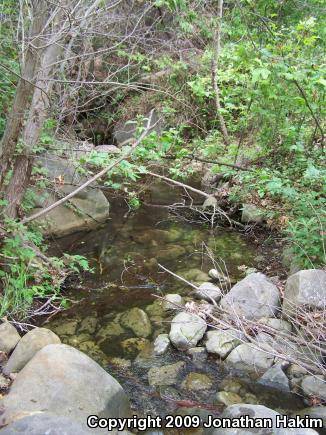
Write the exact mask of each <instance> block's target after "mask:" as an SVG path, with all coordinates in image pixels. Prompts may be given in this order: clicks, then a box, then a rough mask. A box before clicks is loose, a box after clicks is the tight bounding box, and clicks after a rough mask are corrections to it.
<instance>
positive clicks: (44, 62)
mask: <svg viewBox="0 0 326 435" xmlns="http://www.w3.org/2000/svg"><path fill="white" fill-rule="evenodd" d="M52 39H55V37H53V38H52ZM61 50H62V48H61V43H60V42H59V41H55V40H54V42H52V43H51V42H49V43H48V46H47V48H46V49H45V50H44V51H43V54H42V58H41V64H40V70H39V73H38V77H37V81H36V86H35V88H34V95H33V99H32V103H31V107H30V111H29V115H28V119H27V122H26V125H25V128H24V132H23V145H24V148H23V150H22V152H21V154H20V155H19V156H18V157H17V158H16V161H15V165H14V170H13V174H12V176H11V178H10V181H9V185H8V187H7V189H6V195H5V197H6V200H7V206H6V209H5V214H6V215H7V216H9V217H12V218H16V217H17V216H18V215H19V214H20V213H19V210H20V204H21V202H22V199H23V197H24V195H25V192H26V189H27V187H28V185H29V181H30V177H31V173H32V166H33V160H34V153H33V148H34V146H35V145H37V143H38V141H39V138H40V134H41V131H42V128H43V125H44V122H45V120H46V118H47V115H48V107H49V103H50V101H49V98H50V95H51V91H52V87H53V81H51V80H49V79H50V78H51V76H52V73H53V66H52V65H53V64H54V63H55V62H56V61H57V59H58V56H59V55H60V53H61Z"/></svg>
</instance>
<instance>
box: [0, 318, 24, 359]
mask: <svg viewBox="0 0 326 435" xmlns="http://www.w3.org/2000/svg"><path fill="white" fill-rule="evenodd" d="M19 340H20V335H19V334H18V332H17V330H16V328H15V327H14V326H12V324H11V323H9V322H3V323H1V325H0V352H5V353H10V352H11V351H12V350H13V349H14V347H15V346H16V344H17V343H18V342H19Z"/></svg>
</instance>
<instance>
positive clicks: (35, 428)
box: [0, 412, 91, 435]
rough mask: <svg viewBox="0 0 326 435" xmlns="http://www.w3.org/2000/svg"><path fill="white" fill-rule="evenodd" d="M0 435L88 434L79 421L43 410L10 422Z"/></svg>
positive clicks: (0, 431) (88, 431)
mask: <svg viewBox="0 0 326 435" xmlns="http://www.w3.org/2000/svg"><path fill="white" fill-rule="evenodd" d="M0 434H1V435H16V434H17V435H21V434H24V435H43V434H46V435H76V434H78V435H90V434H91V432H90V430H87V427H86V424H85V427H83V426H82V424H81V423H79V422H76V421H74V420H72V419H71V418H69V417H64V416H59V415H53V414H49V413H45V412H41V413H37V414H32V415H28V416H26V417H23V418H20V419H19V420H15V421H13V422H12V423H10V424H9V425H8V426H6V427H5V428H3V429H1V430H0Z"/></svg>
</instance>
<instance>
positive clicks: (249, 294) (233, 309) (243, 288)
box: [221, 273, 280, 319]
mask: <svg viewBox="0 0 326 435" xmlns="http://www.w3.org/2000/svg"><path fill="white" fill-rule="evenodd" d="M279 306H280V297H279V291H278V289H277V287H276V286H275V285H274V284H273V283H271V282H270V281H269V279H268V278H267V277H266V276H265V275H264V274H262V273H252V274H250V275H248V276H247V277H246V278H244V279H243V280H242V281H240V282H238V283H237V284H236V285H235V286H234V287H232V288H231V290H230V291H229V293H228V294H227V295H226V296H224V297H223V299H222V301H221V307H222V308H223V309H225V310H226V311H227V312H229V313H230V314H234V315H237V316H243V317H246V318H247V319H259V318H261V317H272V316H274V315H275V314H276V313H277V311H278V309H279Z"/></svg>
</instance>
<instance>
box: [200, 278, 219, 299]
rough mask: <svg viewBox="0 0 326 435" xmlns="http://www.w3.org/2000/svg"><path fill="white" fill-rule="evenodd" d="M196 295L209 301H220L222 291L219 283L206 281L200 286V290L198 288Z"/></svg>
mask: <svg viewBox="0 0 326 435" xmlns="http://www.w3.org/2000/svg"><path fill="white" fill-rule="evenodd" d="M195 295H196V296H197V297H198V298H200V299H204V300H205V301H208V302H212V301H215V302H218V301H219V300H220V299H221V297H222V292H221V290H220V289H219V288H218V287H217V285H214V284H212V283H211V282H204V283H203V284H201V285H200V286H199V288H198V290H196V292H195Z"/></svg>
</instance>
